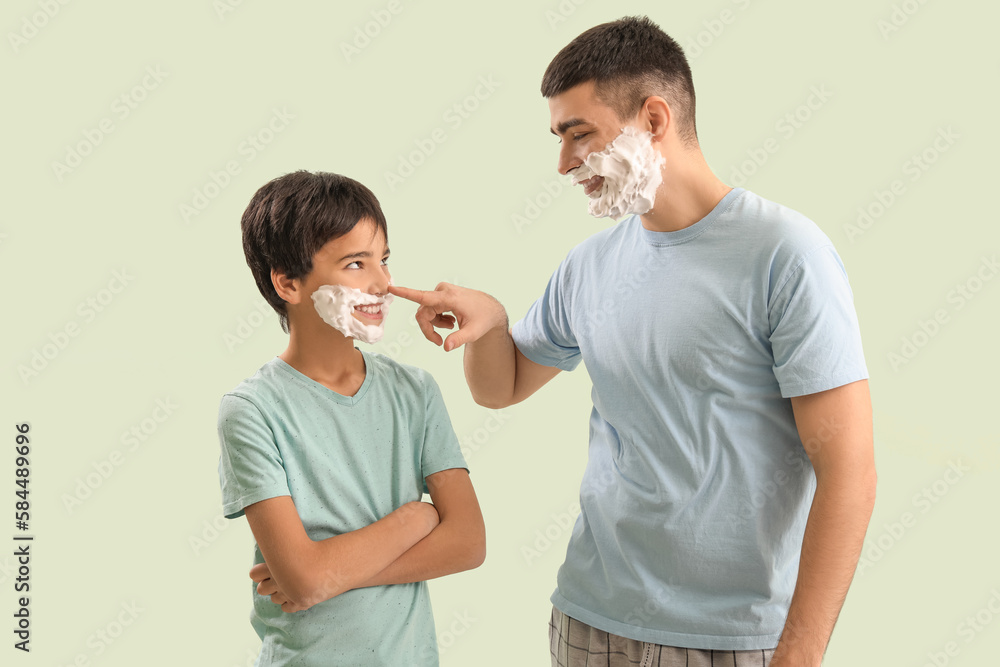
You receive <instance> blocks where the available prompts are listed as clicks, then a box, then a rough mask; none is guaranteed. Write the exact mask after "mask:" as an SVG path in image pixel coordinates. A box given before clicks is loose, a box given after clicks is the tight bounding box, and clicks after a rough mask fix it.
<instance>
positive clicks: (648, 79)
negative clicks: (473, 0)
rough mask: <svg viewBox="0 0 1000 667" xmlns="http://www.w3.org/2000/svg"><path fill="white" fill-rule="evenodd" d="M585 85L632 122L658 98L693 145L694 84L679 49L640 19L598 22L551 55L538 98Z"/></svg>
mask: <svg viewBox="0 0 1000 667" xmlns="http://www.w3.org/2000/svg"><path fill="white" fill-rule="evenodd" d="M587 81H593V82H594V89H595V91H596V93H597V98H598V99H599V100H601V102H603V103H604V104H606V105H607V106H609V107H611V108H612V109H613V110H614V112H615V113H616V114H617V115H618V118H619V119H620V120H622V121H628V120H631V119H632V118H635V116H636V114H638V113H639V110H640V109H642V105H643V103H644V102H645V101H646V98H648V97H650V96H651V95H659V96H660V97H662V98H663V99H665V100H667V103H668V104H669V105H670V108H671V109H672V110H673V111H674V112H675V113H676V114H677V132H678V135H679V136H680V137H681V139H683V140H684V142H685V143H686V144H688V145H689V146H697V145H698V131H697V128H696V127H695V120H694V116H695V99H694V81H693V80H692V78H691V68H690V66H688V62H687V59H686V58H685V57H684V51H683V49H681V47H680V45H679V44H678V43H677V42H675V41H674V40H673V39H672V38H671V37H670V36H669V35H667V34H666V33H665V32H663V31H662V30H660V27H659V26H658V25H656V24H655V23H653V22H652V21H650V20H649V17H646V16H627V17H625V18H621V19H618V20H617V21H612V22H610V23H602V24H601V25H598V26H594V27H593V28H591V29H590V30H587V31H586V32H584V33H582V34H581V35H579V36H578V37H577V38H576V39H574V40H573V41H572V42H570V43H569V44H567V45H566V46H565V47H563V49H562V51H560V52H559V53H558V54H556V57H555V58H553V59H552V62H550V63H549V66H548V67H547V68H546V70H545V75H544V76H543V77H542V96H543V97H545V98H549V97H554V96H556V95H559V94H561V93H564V92H566V91H567V90H569V89H570V88H573V87H574V86H577V85H579V84H581V83H586V82H587Z"/></svg>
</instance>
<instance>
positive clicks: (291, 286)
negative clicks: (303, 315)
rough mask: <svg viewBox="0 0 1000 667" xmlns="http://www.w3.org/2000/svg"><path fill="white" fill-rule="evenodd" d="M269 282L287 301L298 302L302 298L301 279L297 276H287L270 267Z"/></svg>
mask: <svg viewBox="0 0 1000 667" xmlns="http://www.w3.org/2000/svg"><path fill="white" fill-rule="evenodd" d="M271 284H272V285H274V291H275V292H277V293H278V296H280V297H281V298H282V299H284V300H285V301H287V302H288V303H295V304H297V303H299V302H300V301H301V300H302V281H301V280H298V279H297V278H289V277H288V276H287V275H285V274H284V273H279V272H278V271H277V270H276V269H271Z"/></svg>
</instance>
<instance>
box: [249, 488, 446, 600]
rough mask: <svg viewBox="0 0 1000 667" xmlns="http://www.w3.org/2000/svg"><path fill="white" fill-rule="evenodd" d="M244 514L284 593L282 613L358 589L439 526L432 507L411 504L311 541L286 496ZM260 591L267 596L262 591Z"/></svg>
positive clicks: (271, 571)
mask: <svg viewBox="0 0 1000 667" xmlns="http://www.w3.org/2000/svg"><path fill="white" fill-rule="evenodd" d="M244 513H245V514H246V517H247V522H248V523H249V524H250V530H251V531H253V535H254V538H255V539H256V540H257V545H258V546H259V547H260V552H261V554H263V556H264V560H265V561H266V562H267V564H268V565H267V568H268V577H269V578H270V579H272V580H273V583H274V584H275V585H276V586H277V587H278V588H280V590H281V592H282V596H281V602H279V604H282V609H284V610H285V611H298V610H300V609H306V608H308V607H311V606H312V605H314V604H317V603H318V602H322V601H323V600H328V599H330V598H332V597H335V596H337V595H340V594H341V593H343V592H345V591H348V590H351V589H352V588H357V587H358V586H360V585H362V584H363V582H365V581H368V580H369V579H371V578H372V577H373V576H374V575H375V574H377V573H378V572H380V571H382V570H384V569H385V568H386V567H387V566H388V565H389V564H390V563H392V562H393V561H395V560H396V559H397V558H399V556H400V555H401V554H403V553H404V552H405V551H406V550H407V549H409V548H410V547H412V546H413V545H414V544H416V543H417V542H419V541H420V540H421V539H423V538H424V537H425V536H426V535H427V534H428V533H430V532H431V530H433V529H434V527H435V526H436V525H437V523H438V514H437V511H436V510H435V509H434V507H433V506H432V505H430V504H428V503H421V502H411V503H407V504H405V505H403V506H402V507H400V508H398V509H396V510H395V511H393V512H391V513H390V514H388V515H387V516H385V517H383V518H382V519H380V520H378V521H376V522H375V523H373V524H370V525H368V526H365V527H364V528H361V529H360V530H355V531H353V532H350V533H344V534H343V535H336V536H334V537H330V538H327V539H325V540H321V541H314V540H312V539H311V538H310V537H309V536H308V535H307V534H306V531H305V528H304V527H303V526H302V521H301V519H300V518H299V514H298V511H296V509H295V504H294V503H293V502H292V499H291V497H290V496H279V497H276V498H269V499H267V500H262V501H260V502H258V503H254V504H253V505H249V506H247V507H246V508H245V509H244ZM253 572H254V571H253V570H251V576H252V577H253ZM254 579H255V581H260V579H257V578H256V577H254ZM258 591H259V592H261V594H262V595H267V594H268V593H265V592H264V591H262V590H261V589H260V587H258ZM272 599H274V598H272ZM275 601H276V602H277V601H278V600H275Z"/></svg>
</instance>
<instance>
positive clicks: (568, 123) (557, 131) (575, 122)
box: [549, 118, 588, 137]
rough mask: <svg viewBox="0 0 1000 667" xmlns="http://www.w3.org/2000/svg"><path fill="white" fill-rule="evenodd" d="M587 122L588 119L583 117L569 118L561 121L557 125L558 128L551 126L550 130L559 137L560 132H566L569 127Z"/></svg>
mask: <svg viewBox="0 0 1000 667" xmlns="http://www.w3.org/2000/svg"><path fill="white" fill-rule="evenodd" d="M587 122H588V121H586V120H584V119H582V118H570V119H569V120H564V121H563V122H561V123H559V124H558V125H556V129H554V130H553V129H552V128H551V127H550V128H549V132H551V133H552V134H554V135H556V136H557V137H558V136H559V135H560V134H562V133H564V132H565V131H566V130H568V129H569V128H571V127H576V126H577V125H584V124H586V123H587Z"/></svg>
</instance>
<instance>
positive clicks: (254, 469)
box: [219, 352, 466, 667]
mask: <svg viewBox="0 0 1000 667" xmlns="http://www.w3.org/2000/svg"><path fill="white" fill-rule="evenodd" d="M362 354H363V355H364V361H365V379H364V383H363V384H362V385H361V388H360V389H359V390H358V392H357V394H355V395H354V396H343V395H341V394H338V393H336V392H334V391H331V390H330V389H328V388H327V387H325V386H323V385H322V384H320V383H318V382H316V381H314V380H312V379H311V378H309V377H307V376H305V375H303V374H302V373H300V372H298V371H297V370H295V369H294V368H292V367H291V366H289V365H288V364H287V363H285V362H284V361H282V360H281V359H280V358H278V357H275V358H274V359H272V360H271V361H269V362H267V363H266V364H264V366H263V367H261V369H260V370H259V371H257V373H256V374H255V375H254V376H253V377H251V378H248V379H246V380H244V381H243V382H242V383H240V385H239V386H238V387H236V389H234V390H233V391H231V392H229V393H228V394H226V395H225V396H224V397H223V399H222V403H221V405H220V407H219V440H220V442H221V446H222V454H221V457H220V459H219V478H220V481H221V484H222V502H223V512H224V513H225V515H226V516H227V517H228V518H236V517H239V516H242V515H243V510H244V508H245V507H247V506H248V505H252V504H253V503H256V502H259V501H261V500H265V499H267V498H274V497H277V496H289V495H290V496H291V497H292V500H293V501H294V502H295V509H296V510H297V511H298V514H299V517H300V518H301V519H302V524H303V526H304V527H305V530H306V533H307V534H308V535H309V537H311V538H312V539H313V540H323V539H326V538H328V537H332V536H334V535H340V534H342V533H346V532H349V531H353V530H358V529H359V528H363V527H365V526H367V525H369V524H371V523H374V522H375V521H377V520H379V519H381V518H382V517H384V516H386V515H387V514H389V513H390V512H392V511H393V510H394V509H396V508H397V507H400V506H401V505H403V504H405V503H407V502H410V501H413V500H420V499H421V497H422V496H423V493H424V492H425V491H426V484H425V481H424V478H425V477H427V476H428V475H432V474H433V473H436V472H439V471H441V470H447V469H450V468H466V464H465V459H464V458H463V457H462V453H461V450H460V448H459V444H458V439H457V438H456V437H455V432H454V430H453V429H452V427H451V421H450V420H449V418H448V413H447V412H446V410H445V406H444V402H443V400H442V398H441V392H440V390H439V389H438V386H437V384H436V383H435V382H434V379H433V378H432V377H431V376H430V374H429V373H427V372H426V371H423V370H421V369H419V368H415V367H412V366H407V365H403V364H399V363H397V362H395V361H393V360H391V359H390V358H388V357H385V356H383V355H380V354H369V353H368V352H362ZM263 561H264V559H263V557H262V556H261V553H260V548H259V547H257V546H256V545H254V563H262V562H263ZM250 585H251V586H252V587H253V611H252V612H251V615H250V622H251V624H252V625H253V628H254V630H256V632H257V635H258V636H259V637H260V638H261V640H262V646H261V652H260V655H259V657H258V658H257V663H256V664H257V665H258V667H274V666H278V665H296V666H302V667H310V666H316V667H320V666H322V667H329V666H331V665H349V666H351V667H358V666H369V665H371V666H375V665H379V666H386V667H399V665H415V666H421V667H422V666H430V665H437V664H438V651H437V638H436V635H435V632H434V618H433V616H432V615H431V605H430V597H429V595H428V592H427V583H426V582H417V583H412V584H398V585H392V586H374V587H370V588H360V589H355V590H351V591H348V592H346V593H343V594H341V595H338V596H337V597H334V598H331V599H330V600H327V601H325V602H321V603H320V604H317V605H315V606H313V607H311V608H309V609H307V610H305V611H300V612H296V613H294V614H287V613H285V612H283V611H281V607H279V606H278V605H276V604H274V603H272V602H271V600H270V598H268V597H263V596H261V595H259V594H257V591H256V584H254V583H253V582H250Z"/></svg>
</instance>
